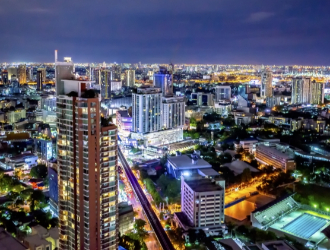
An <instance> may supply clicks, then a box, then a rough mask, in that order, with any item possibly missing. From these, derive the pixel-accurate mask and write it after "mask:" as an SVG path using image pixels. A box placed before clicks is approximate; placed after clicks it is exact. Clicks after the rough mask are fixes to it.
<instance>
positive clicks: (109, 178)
mask: <svg viewBox="0 0 330 250" xmlns="http://www.w3.org/2000/svg"><path fill="white" fill-rule="evenodd" d="M55 65H56V66H59V67H57V68H56V69H57V70H58V69H59V70H60V72H57V74H56V76H57V78H56V83H57V85H56V90H57V107H56V112H57V122H58V151H57V152H58V158H57V164H58V179H59V199H58V207H59V230H60V232H59V233H60V243H59V249H60V250H77V249H79V250H90V249H93V250H94V249H95V250H103V249H109V250H115V249H117V248H118V244H117V235H118V213H117V203H118V201H117V195H118V194H117V181H118V180H117V127H116V126H115V125H113V124H109V123H108V122H107V121H105V120H104V119H103V118H101V116H100V101H101V98H100V96H98V94H97V92H95V91H94V90H93V82H92V81H89V80H84V79H74V78H72V75H69V74H67V73H66V72H64V69H67V70H71V69H72V67H71V66H70V65H67V64H64V65H63V64H62V63H60V62H56V63H55ZM61 66H62V67H64V69H63V68H61ZM59 76H62V77H61V78H59ZM66 78H69V79H66Z"/></svg>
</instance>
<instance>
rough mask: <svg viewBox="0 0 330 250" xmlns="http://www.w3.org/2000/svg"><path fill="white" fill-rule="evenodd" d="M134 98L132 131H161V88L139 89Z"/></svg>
mask: <svg viewBox="0 0 330 250" xmlns="http://www.w3.org/2000/svg"><path fill="white" fill-rule="evenodd" d="M132 97H133V99H132V111H133V114H132V117H133V124H132V131H133V132H136V133H150V132H156V131H159V130H161V129H162V125H161V104H162V92H161V90H160V89H159V88H138V89H137V92H136V93H133V96H132Z"/></svg>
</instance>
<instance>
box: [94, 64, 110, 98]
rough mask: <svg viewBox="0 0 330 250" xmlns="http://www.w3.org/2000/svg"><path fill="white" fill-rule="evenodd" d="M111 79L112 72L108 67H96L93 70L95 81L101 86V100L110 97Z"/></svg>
mask: <svg viewBox="0 0 330 250" xmlns="http://www.w3.org/2000/svg"><path fill="white" fill-rule="evenodd" d="M111 79H112V72H111V71H110V70H108V69H96V70H95V82H96V84H98V85H100V86H101V96H102V100H108V99H110V98H111Z"/></svg>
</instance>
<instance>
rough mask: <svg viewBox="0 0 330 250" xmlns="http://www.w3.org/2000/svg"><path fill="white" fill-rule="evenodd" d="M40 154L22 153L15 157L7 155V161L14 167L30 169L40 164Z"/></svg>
mask: <svg viewBox="0 0 330 250" xmlns="http://www.w3.org/2000/svg"><path fill="white" fill-rule="evenodd" d="M37 160H38V156H36V155H34V154H31V153H26V154H20V155H17V156H14V157H6V158H5V163H6V164H7V165H9V166H11V168H12V169H16V168H22V169H30V168H32V167H35V166H37V165H38V162H37Z"/></svg>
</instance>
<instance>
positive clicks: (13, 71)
mask: <svg viewBox="0 0 330 250" xmlns="http://www.w3.org/2000/svg"><path fill="white" fill-rule="evenodd" d="M7 71H8V80H9V81H10V80H11V76H13V75H15V77H16V76H17V68H15V67H9V68H7Z"/></svg>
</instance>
